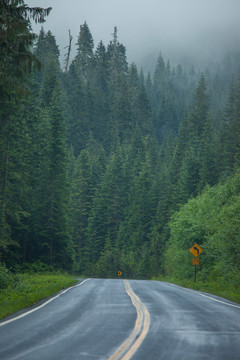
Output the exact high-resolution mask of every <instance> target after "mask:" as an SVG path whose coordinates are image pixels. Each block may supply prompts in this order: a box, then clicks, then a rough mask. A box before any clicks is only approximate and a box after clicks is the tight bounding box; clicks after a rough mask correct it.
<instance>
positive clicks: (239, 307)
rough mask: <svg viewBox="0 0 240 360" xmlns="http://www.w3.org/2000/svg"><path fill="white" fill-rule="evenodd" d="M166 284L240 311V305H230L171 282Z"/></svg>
mask: <svg viewBox="0 0 240 360" xmlns="http://www.w3.org/2000/svg"><path fill="white" fill-rule="evenodd" d="M166 284H169V285H171V286H175V287H179V288H181V289H183V290H186V291H188V292H191V293H193V294H197V295H200V296H203V297H206V298H208V299H211V300H213V301H216V302H219V303H221V304H224V305H228V306H232V307H235V308H237V309H240V305H234V304H231V303H228V302H226V301H222V300H218V299H215V298H214V297H211V296H209V295H205V294H203V293H202V292H200V291H198V290H191V289H187V288H185V287H182V286H179V285H176V284H171V283H169V282H166Z"/></svg>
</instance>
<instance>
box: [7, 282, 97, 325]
mask: <svg viewBox="0 0 240 360" xmlns="http://www.w3.org/2000/svg"><path fill="white" fill-rule="evenodd" d="M88 280H90V278H89V279H86V280H84V281H82V282H81V283H80V284H77V285H74V286H71V287H69V288H67V289H65V290H63V291H61V292H60V293H59V294H57V295H56V296H54V297H52V298H51V299H49V300H47V301H46V302H44V303H43V304H41V305H39V306H37V307H35V308H34V309H31V310H29V311H26V312H24V313H23V314H21V315H18V316H16V317H14V318H12V319H9V320H6V321H4V322H1V323H0V326H3V325H7V324H9V323H11V322H13V321H15V320H18V319H21V318H23V317H25V316H27V315H29V314H32V313H33V312H34V311H37V310H39V309H42V308H43V307H44V306H46V305H47V304H49V303H50V302H52V301H53V300H55V299H57V298H58V297H59V296H61V295H63V294H65V293H66V292H67V291H69V290H71V289H73V288H75V287H78V286H81V285H83V284H84V283H85V282H86V281H88Z"/></svg>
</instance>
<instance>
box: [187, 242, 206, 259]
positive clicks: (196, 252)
mask: <svg viewBox="0 0 240 360" xmlns="http://www.w3.org/2000/svg"><path fill="white" fill-rule="evenodd" d="M189 251H190V252H191V253H192V254H193V256H195V257H198V255H200V254H201V253H202V252H203V249H201V248H200V246H199V245H198V244H195V245H193V247H191V249H189Z"/></svg>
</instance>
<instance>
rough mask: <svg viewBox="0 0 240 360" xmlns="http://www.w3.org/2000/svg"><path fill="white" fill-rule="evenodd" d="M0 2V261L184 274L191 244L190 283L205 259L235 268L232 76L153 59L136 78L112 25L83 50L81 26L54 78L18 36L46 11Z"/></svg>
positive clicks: (43, 58) (237, 98)
mask: <svg viewBox="0 0 240 360" xmlns="http://www.w3.org/2000/svg"><path fill="white" fill-rule="evenodd" d="M0 6H1V12H0V14H1V15H0V21H1V23H0V31H1V36H0V39H1V40H0V46H1V54H0V92H1V108H0V120H1V134H0V148H1V159H0V180H1V183H0V202H1V205H0V226H1V234H0V254H1V255H0V256H1V257H0V261H4V262H5V263H6V264H7V266H12V267H16V266H24V264H26V263H34V262H37V261H38V262H42V263H44V264H47V265H49V266H51V267H55V268H64V269H68V270H71V271H75V272H77V273H79V274H80V273H81V274H83V275H95V276H108V277H114V276H116V274H117V271H118V270H119V269H120V270H122V271H123V273H124V275H125V276H131V277H136V278H139V277H141V278H150V277H152V276H155V275H158V274H159V273H162V274H164V273H167V274H171V275H174V272H175V269H176V271H178V274H181V276H190V274H191V267H190V265H189V253H188V252H187V251H188V248H189V247H190V246H191V244H192V242H199V244H201V245H202V246H203V247H204V252H205V253H206V256H205V258H204V259H205V260H204V261H205V265H206V266H205V265H204V266H205V268H204V269H205V270H202V278H204V277H205V278H207V276H211V274H212V273H216V272H217V271H219V269H218V265H217V261H218V260H219V261H221V263H222V264H224V266H225V267H226V269H228V270H229V271H230V269H231V267H234V269H235V270H236V272H238V271H239V268H238V263H239V262H238V253H237V252H236V251H235V245H236V246H238V240H237V238H236V233H237V231H238V223H237V220H236V219H237V217H236V216H232V214H233V213H235V212H236V214H238V212H239V209H238V203H239V201H238V198H237V196H238V193H237V189H238V187H239V181H238V180H239V174H238V168H239V161H240V160H239V159H240V157H239V149H240V143H239V134H240V132H239V131H240V128H239V126H240V112H239V109H240V95H239V94H240V92H239V85H240V81H239V79H238V75H239V74H238V73H237V70H236V75H235V78H234V79H233V80H232V78H231V76H228V77H227V76H226V72H222V73H221V72H218V74H211V73H209V71H206V72H205V71H203V72H201V73H198V72H195V71H194V70H193V68H192V69H190V70H185V69H184V68H183V67H182V66H181V65H179V66H177V67H173V66H172V65H171V63H170V61H166V60H165V59H164V58H163V56H162V55H161V54H160V55H159V57H158V59H157V63H156V68H155V71H154V73H153V74H147V75H145V74H143V72H142V71H139V70H138V68H137V66H136V65H135V64H130V65H129V64H128V63H127V58H126V49H125V47H124V46H123V45H122V44H121V43H120V42H119V40H118V32H117V28H116V27H115V28H114V33H113V39H112V40H111V41H110V43H109V44H108V45H107V46H105V45H104V44H103V42H102V41H101V42H100V43H99V44H98V45H97V46H96V47H94V41H93V38H92V35H91V32H90V29H89V27H88V25H87V23H86V22H85V23H84V24H83V25H81V26H80V32H79V36H78V39H77V51H76V56H75V58H74V59H73V61H72V62H71V64H70V66H69V67H68V68H65V71H64V72H63V71H62V69H61V67H60V64H59V50H58V46H57V44H56V41H55V38H54V36H53V34H52V33H51V32H45V30H44V29H43V28H42V29H41V31H40V34H39V36H38V37H37V38H36V36H35V35H34V34H33V33H32V32H31V26H30V20H31V19H32V18H33V19H35V20H36V21H40V22H42V21H43V20H44V17H45V16H46V15H47V14H48V12H49V10H50V9H46V10H43V9H40V8H34V9H31V8H29V7H28V6H26V5H25V4H24V2H23V1H18V2H17V1H7V0H5V1H2V2H1V5H0ZM34 40H36V41H35V45H34V48H32V45H33V41H34ZM40 64H41V69H40V67H39V65H40ZM37 70H38V71H37ZM216 76H217V78H218V81H216ZM226 83H227V84H228V90H227V91H226V89H227V86H226ZM223 84H224V86H221V85H223ZM26 90H27V91H26ZM220 99H221V101H220ZM223 99H225V100H224V101H223ZM234 173H236V175H235V176H234ZM232 176H233V177H232ZM221 182H222V183H221ZM218 183H221V184H219V185H217V184H218ZM223 246H226V248H227V256H226V255H223V254H222V253H221V249H222V247H223ZM176 249H178V251H176ZM235 270H234V271H235ZM204 271H205V272H204ZM222 276H224V275H223V274H222ZM227 278H228V277H227V276H226V279H227Z"/></svg>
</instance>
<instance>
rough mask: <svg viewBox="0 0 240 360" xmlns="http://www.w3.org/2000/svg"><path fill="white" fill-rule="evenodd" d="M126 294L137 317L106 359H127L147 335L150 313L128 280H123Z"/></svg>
mask: <svg viewBox="0 0 240 360" xmlns="http://www.w3.org/2000/svg"><path fill="white" fill-rule="evenodd" d="M124 285H125V289H126V292H127V294H128V295H129V296H130V298H131V300H132V303H133V305H134V306H135V308H136V310H137V319H136V322H135V326H134V329H133V331H132V332H131V334H130V336H129V337H128V338H127V339H126V340H125V341H124V342H123V343H122V344H121V345H120V346H119V348H118V349H117V350H116V351H115V353H114V354H113V355H112V356H110V358H109V359H108V360H120V359H121V360H129V359H131V357H132V356H133V355H134V354H135V352H136V351H137V349H138V348H139V347H140V345H141V344H142V342H143V340H144V339H145V337H146V336H147V333H148V330H149V326H150V315H149V312H148V310H147V308H146V306H145V305H144V304H143V303H142V302H141V300H140V299H139V297H138V296H137V295H136V294H135V293H134V292H133V290H132V288H131V286H130V284H129V282H128V281H127V280H124Z"/></svg>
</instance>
